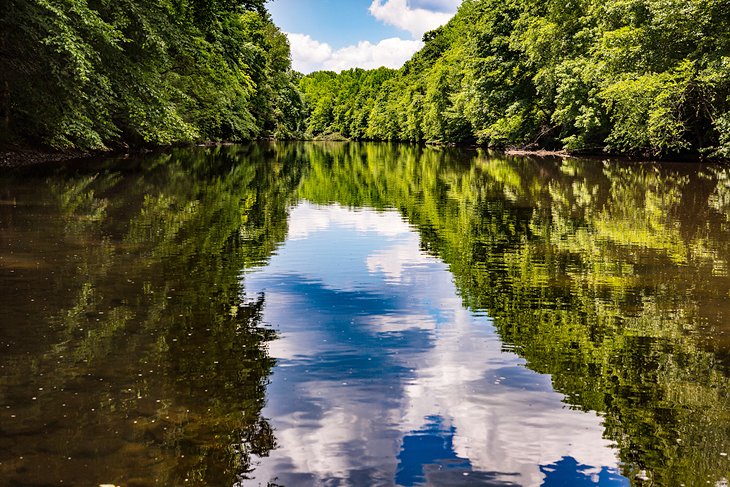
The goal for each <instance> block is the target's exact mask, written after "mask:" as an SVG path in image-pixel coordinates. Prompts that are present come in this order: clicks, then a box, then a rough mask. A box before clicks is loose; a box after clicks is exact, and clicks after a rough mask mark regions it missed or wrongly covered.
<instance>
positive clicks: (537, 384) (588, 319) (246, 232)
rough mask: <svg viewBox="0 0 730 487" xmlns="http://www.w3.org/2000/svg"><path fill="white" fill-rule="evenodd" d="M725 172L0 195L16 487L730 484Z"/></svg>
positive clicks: (371, 163)
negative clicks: (107, 485) (112, 485)
mask: <svg viewBox="0 0 730 487" xmlns="http://www.w3.org/2000/svg"><path fill="white" fill-rule="evenodd" d="M729 258H730V168H728V167H727V166H723V165H700V164H692V165H689V164H686V165H685V164H667V163H665V164H661V165H654V164H640V163H627V162H611V161H598V160H592V161H581V160H576V159H560V158H543V159H535V158H527V157H524V158H523V157H504V156H495V155H491V154H489V153H486V152H480V151H467V150H457V149H438V148H422V147H417V146H409V145H390V144H355V143H271V144H251V145H241V146H227V147H216V148H194V149H178V150H172V151H170V152H169V153H166V154H164V155H150V156H145V157H132V158H116V159H107V160H98V161H85V162H81V163H79V164H70V165H66V166H64V167H57V166H54V167H52V166H48V167H33V168H19V169H17V170H13V171H10V170H8V171H3V172H2V173H0V289H1V290H2V293H0V310H2V311H1V315H0V318H1V319H0V350H2V354H1V355H0V371H1V374H0V478H1V479H3V482H5V483H7V485H34V486H37V485H100V484H114V485H121V486H143V485H165V486H167V485H267V484H269V485H289V486H293V485H403V486H412V485H424V484H428V485H548V486H549V485H566V484H568V485H592V484H600V485H629V484H632V485H682V484H684V485H688V486H689V485H698V484H702V485H707V483H708V482H709V484H710V485H722V484H723V482H727V480H728V478H727V477H728V472H729V471H730V460H729V459H728V453H730V407H729V406H730V404H728V394H727V393H728V386H729V385H730V379H729V376H730V353H728V352H729V351H730V340H729V339H728V330H730V325H728V318H729V317H730V276H729V275H728V272H729V267H728V259H729Z"/></svg>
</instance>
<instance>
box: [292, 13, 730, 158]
mask: <svg viewBox="0 0 730 487" xmlns="http://www.w3.org/2000/svg"><path fill="white" fill-rule="evenodd" d="M728 32H730V0H691V1H688V0H577V1H565V0H547V1H546V0H465V1H464V2H463V4H462V6H461V8H460V9H459V11H458V13H457V14H456V16H455V17H454V18H453V19H452V20H451V21H450V22H449V23H448V24H447V25H445V26H443V27H441V28H438V29H436V30H434V31H432V32H429V33H427V34H426V35H425V36H424V42H425V46H424V47H423V48H422V49H421V51H420V52H418V53H417V54H416V55H415V56H414V57H413V58H412V59H411V60H410V61H408V62H406V64H405V66H403V67H402V68H401V69H400V70H398V71H397V72H391V71H387V70H383V69H380V70H375V71H362V70H351V71H345V72H343V73H341V74H339V75H335V74H334V73H328V72H319V73H313V74H311V75H308V76H305V77H304V78H303V79H302V80H301V82H300V89H301V91H302V92H303V94H304V96H305V100H306V103H307V106H308V113H309V117H308V122H307V130H308V132H309V133H310V134H311V135H312V136H315V137H317V136H322V135H327V134H332V133H338V134H341V135H342V136H344V137H347V138H352V139H369V140H400V141H414V142H423V141H427V142H439V143H478V144H483V145H487V146H490V147H496V148H504V147H523V148H548V149H568V150H573V151H581V150H582V151H592V152H595V151H606V152H615V153H640V154H649V155H679V154H686V153H694V154H698V153H699V154H703V155H705V156H711V157H730V36H728Z"/></svg>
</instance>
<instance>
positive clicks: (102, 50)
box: [0, 0, 302, 149]
mask: <svg viewBox="0 0 730 487" xmlns="http://www.w3.org/2000/svg"><path fill="white" fill-rule="evenodd" d="M264 4H265V0H240V1H233V0H155V1H151V0H121V1H118V2H108V1H95V0H9V1H8V2H6V3H5V4H4V6H3V8H2V12H0V116H1V117H2V121H1V122H0V123H1V124H2V130H0V139H2V140H0V143H2V144H4V145H7V144H12V143H14V142H15V141H16V140H21V141H24V142H30V143H32V144H42V145H46V146H50V147H52V148H56V149H68V148H78V149H103V148H106V147H115V146H124V145H164V144H170V143H176V142H193V141H211V140H224V139H228V140H249V139H253V138H261V137H279V138H286V137H293V136H296V135H297V132H298V130H299V129H300V126H299V125H300V124H301V121H302V116H301V111H302V101H301V97H300V94H299V92H298V90H297V88H296V76H297V75H296V74H295V73H293V72H292V70H291V60H290V54H289V45H288V42H287V40H286V36H285V35H284V34H283V33H282V32H281V31H280V30H279V29H278V28H277V27H276V26H274V24H273V23H272V22H271V20H270V17H269V14H268V13H267V11H266V9H265V6H264Z"/></svg>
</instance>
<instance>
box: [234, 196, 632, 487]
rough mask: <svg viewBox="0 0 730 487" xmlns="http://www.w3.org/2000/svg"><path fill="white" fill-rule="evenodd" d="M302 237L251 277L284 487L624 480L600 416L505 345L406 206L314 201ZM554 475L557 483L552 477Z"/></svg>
mask: <svg viewBox="0 0 730 487" xmlns="http://www.w3.org/2000/svg"><path fill="white" fill-rule="evenodd" d="M290 220H291V221H292V222H297V223H296V225H297V227H296V228H294V231H293V234H292V238H290V239H289V240H287V241H286V243H285V244H284V245H283V246H282V247H281V248H280V249H279V251H278V253H277V255H275V256H274V257H273V258H272V259H271V262H270V263H269V265H268V266H267V267H266V268H264V269H262V270H260V271H257V272H254V273H251V274H248V275H247V276H246V283H247V286H246V289H247V293H250V294H249V295H250V296H252V297H255V296H258V295H265V296H266V304H265V306H264V309H263V320H264V321H265V322H267V323H270V324H272V325H273V326H274V327H275V328H276V329H277V331H278V332H279V335H280V338H279V339H278V340H277V341H275V342H273V343H271V344H270V345H269V349H270V353H271V354H272V356H274V357H276V358H277V359H278V360H277V368H276V369H275V370H274V373H273V376H272V379H271V384H270V385H269V388H268V391H267V407H266V408H265V409H264V411H263V414H264V416H266V417H268V418H270V421H271V424H272V426H273V428H274V430H275V432H276V437H277V440H278V448H277V449H276V450H274V451H272V452H270V453H269V456H268V457H266V458H262V459H261V460H260V462H259V464H258V465H257V467H256V469H255V480H256V481H259V482H261V483H263V484H265V483H266V481H269V480H276V481H277V482H280V483H282V484H283V485H393V484H396V483H397V484H398V485H405V486H411V485H421V484H423V483H425V482H428V483H429V484H432V485H454V484H465V483H469V484H471V483H476V482H479V483H486V484H489V485H540V484H541V483H542V481H543V480H546V481H547V480H548V479H551V478H554V479H561V478H562V479H565V478H567V477H566V475H570V476H572V477H573V478H580V477H585V479H586V481H589V480H592V481H597V480H599V479H600V480H601V481H602V483H604V484H606V485H611V484H612V483H614V484H616V485H623V484H624V483H625V479H623V480H622V478H621V477H620V476H619V475H618V473H617V472H618V459H617V457H616V452H615V451H614V450H613V449H612V448H611V445H610V442H609V441H607V440H605V439H603V438H602V433H603V427H602V424H601V419H600V418H599V417H598V416H597V415H596V414H595V413H585V412H580V411H576V410H572V409H569V408H566V407H565V404H564V403H563V396H562V395H561V394H559V393H556V392H554V391H553V389H552V387H551V384H550V377H549V376H545V375H540V374H537V373H535V372H532V371H530V370H529V369H527V368H526V367H525V361H524V360H523V359H521V358H520V357H519V356H517V355H516V354H514V353H512V352H508V351H505V350H503V347H502V342H501V341H500V339H499V336H498V335H497V334H496V332H495V329H494V326H493V325H492V322H491V320H490V319H489V318H488V317H486V316H485V315H480V314H475V313H472V312H470V311H468V310H466V309H465V308H464V307H463V305H462V300H461V298H460V297H459V296H458V294H457V290H456V288H455V286H454V284H453V279H452V276H451V274H450V273H449V271H448V268H447V266H446V265H445V264H443V263H441V262H440V261H439V260H438V259H435V258H434V257H433V256H431V255H428V254H427V253H425V252H424V251H422V250H420V249H419V238H418V234H417V233H416V231H415V230H414V229H412V228H411V227H409V226H408V224H407V223H405V222H404V221H403V220H401V218H400V216H399V214H398V213H397V212H395V211H384V212H375V211H373V210H368V209H360V210H351V209H346V208H343V207H341V206H324V207H320V206H313V205H311V204H308V203H302V204H300V205H298V206H297V207H296V208H294V209H293V210H292V211H291V214H290ZM548 485H549V484H548Z"/></svg>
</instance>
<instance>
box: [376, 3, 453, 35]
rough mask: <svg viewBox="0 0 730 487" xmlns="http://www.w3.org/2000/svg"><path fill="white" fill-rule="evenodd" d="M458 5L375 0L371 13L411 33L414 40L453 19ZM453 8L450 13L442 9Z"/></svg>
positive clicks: (382, 20)
mask: <svg viewBox="0 0 730 487" xmlns="http://www.w3.org/2000/svg"><path fill="white" fill-rule="evenodd" d="M458 3H460V2H455V1H452V0H421V1H420V2H418V3H415V2H414V5H409V3H408V0H385V1H383V0H373V3H372V4H370V13H371V14H372V16H373V17H375V18H376V19H378V20H380V21H381V22H385V23H386V24H390V25H393V26H395V27H398V28H399V29H403V30H406V31H408V32H410V33H411V35H412V36H413V38H414V39H420V38H421V37H422V36H423V34H424V33H425V32H427V31H429V30H433V29H435V28H436V27H439V26H441V25H443V24H445V23H446V22H448V21H449V20H450V19H451V17H453V15H454V12H455V11H456V8H455V6H454V4H456V6H458ZM448 7H452V9H450V10H448V11H443V10H442V9H445V8H448Z"/></svg>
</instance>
